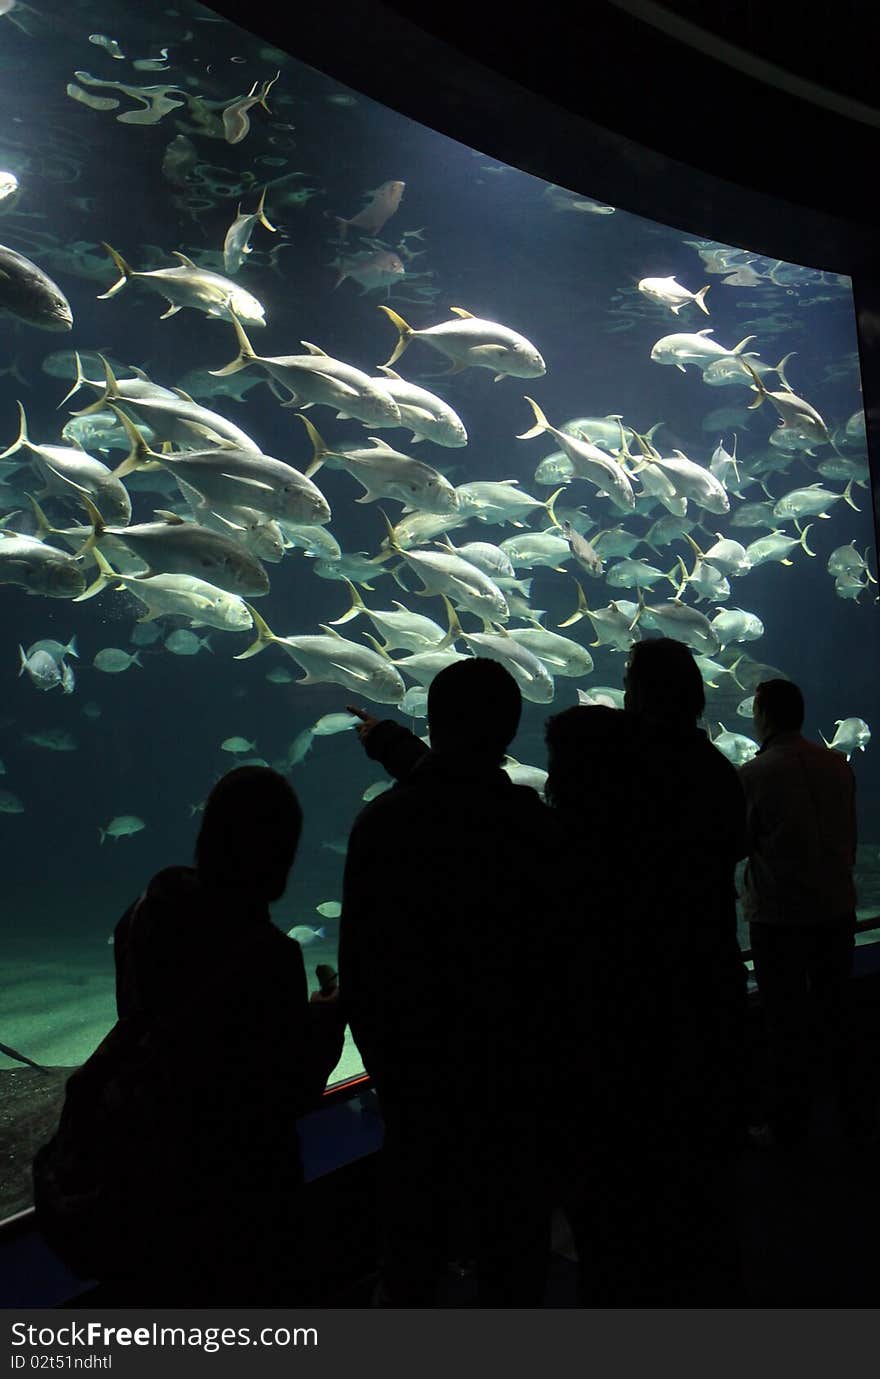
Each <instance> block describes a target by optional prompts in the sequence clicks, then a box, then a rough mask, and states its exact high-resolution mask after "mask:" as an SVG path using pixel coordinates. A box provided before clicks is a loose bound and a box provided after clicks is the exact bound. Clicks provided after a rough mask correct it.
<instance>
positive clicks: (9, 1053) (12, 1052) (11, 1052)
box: [0, 1044, 47, 1073]
mask: <svg viewBox="0 0 880 1379" xmlns="http://www.w3.org/2000/svg"><path fill="white" fill-rule="evenodd" d="M0 1053H5V1054H6V1057H7V1058H14V1059H16V1060H17V1062H19V1063H26V1064H27V1065H28V1067H29V1068H36V1070H37V1072H38V1073H44V1072H46V1071H47V1069H46V1068H44V1067H43V1065H42V1064H41V1063H35V1062H34V1060H33V1059H32V1058H26V1057H25V1055H24V1054H23V1053H19V1052H18V1050H17V1049H13V1048H10V1046H9V1045H8V1044H0Z"/></svg>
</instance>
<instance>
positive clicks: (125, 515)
mask: <svg viewBox="0 0 880 1379" xmlns="http://www.w3.org/2000/svg"><path fill="white" fill-rule="evenodd" d="M18 412H19V418H20V421H19V432H18V440H16V441H14V442H13V443H12V445H10V446H9V447H8V448H7V449H6V450H4V451H3V452H2V453H0V460H5V459H6V458H7V456H9V455H14V454H15V453H16V452H17V451H19V450H24V451H26V452H27V454H28V455H29V456H30V460H31V463H32V465H33V467H34V469H35V470H36V471H37V473H38V474H39V476H40V478H41V479H42V480H43V483H44V484H45V491H46V493H51V494H53V495H54V496H55V497H58V498H73V499H76V500H77V501H79V502H82V501H83V500H84V499H86V498H91V499H92V500H93V502H94V503H95V506H96V507H97V508H98V509H99V511H100V512H102V513H106V515H107V520H108V521H110V522H118V523H121V524H122V526H127V525H128V523H129V522H130V521H131V499H130V498H129V496H128V492H127V490H126V487H125V485H124V484H123V483H120V481H119V479H116V478H114V476H113V474H112V473H111V472H110V470H109V468H108V467H107V465H105V464H102V463H101V461H100V460H96V459H95V458H94V456H92V455H89V454H87V453H86V451H85V450H83V449H81V448H80V447H78V446H75V445H35V444H34V443H33V441H32V440H31V439H30V438H29V436H28V430H27V417H26V416H25V411H24V408H23V407H22V405H21V403H20V402H19V404H18Z"/></svg>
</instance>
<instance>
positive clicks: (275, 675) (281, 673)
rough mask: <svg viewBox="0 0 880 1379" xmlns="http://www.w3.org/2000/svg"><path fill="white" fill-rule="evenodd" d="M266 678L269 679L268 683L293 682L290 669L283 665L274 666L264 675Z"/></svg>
mask: <svg viewBox="0 0 880 1379" xmlns="http://www.w3.org/2000/svg"><path fill="white" fill-rule="evenodd" d="M266 679H267V680H268V681H269V684H270V685H292V684H293V676H292V675H291V673H290V671H289V670H285V669H284V667H283V666H276V667H275V668H274V670H270V671H269V674H268V675H267V676H266Z"/></svg>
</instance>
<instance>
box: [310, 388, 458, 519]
mask: <svg viewBox="0 0 880 1379" xmlns="http://www.w3.org/2000/svg"><path fill="white" fill-rule="evenodd" d="M297 415H298V417H299V419H300V421H301V422H302V423H303V425H304V426H305V428H306V431H307V432H308V434H309V439H310V441H311V442H312V454H313V458H312V462H311V464H310V465H309V467H308V469H307V470H306V475H307V476H308V477H309V478H311V476H312V475H313V474H316V473H317V471H318V470H319V469H320V468H321V466H322V465H323V464H325V463H326V464H328V465H329V466H330V468H331V469H344V470H346V471H347V472H348V473H349V474H350V475H351V476H352V478H353V479H357V481H358V483H360V484H362V485H363V489H364V491H363V493H362V495H361V497H360V498H356V499H355V502H357V503H374V502H375V501H376V499H377V498H394V499H395V500H396V501H397V502H398V503H403V504H404V505H405V507H406V509H407V510H409V509H418V510H419V511H421V512H437V513H445V512H456V511H457V510H458V498H457V496H456V492H455V489H454V488H453V487H452V484H451V483H450V482H449V480H448V479H447V478H446V477H445V475H443V474H441V473H440V472H439V470H437V469H434V468H432V466H431V465H429V464H424V463H423V462H422V461H421V460H414V459H413V458H412V456H411V455H404V454H403V452H402V451H400V450H392V449H391V447H390V446H388V445H386V444H385V442H384V441H381V440H379V438H378V437H377V436H370V437H369V441H370V444H369V446H362V447H360V448H356V447H354V446H346V447H345V449H344V450H343V449H340V450H331V449H330V448H329V446H328V445H327V444H326V442H325V441H324V440H323V439H322V437H321V436H320V435H319V433H318V432H317V431H316V429H315V427H314V426H313V425H312V423H311V422H310V421H309V419H308V417H304V416H303V414H302V413H301V412H298V413H297Z"/></svg>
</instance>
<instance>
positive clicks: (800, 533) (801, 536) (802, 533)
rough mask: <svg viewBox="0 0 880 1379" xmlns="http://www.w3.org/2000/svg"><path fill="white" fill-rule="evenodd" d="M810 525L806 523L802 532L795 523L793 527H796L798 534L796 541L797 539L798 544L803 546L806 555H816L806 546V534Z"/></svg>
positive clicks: (810, 523)
mask: <svg viewBox="0 0 880 1379" xmlns="http://www.w3.org/2000/svg"><path fill="white" fill-rule="evenodd" d="M812 525H813V524H812V522H808V523H807V525H806V526H805V527H804V528H803V530H801V528H800V527H799V526H798V524H797V522H795V527H797V532H798V539H799V541H800V544H801V545H802V546H803V548H804V550H805V551H806V553H807V555H815V554H816V552H815V551H811V550H810V548H809V546H808V545H807V532H808V531H809V530H810V528H811V527H812Z"/></svg>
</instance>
